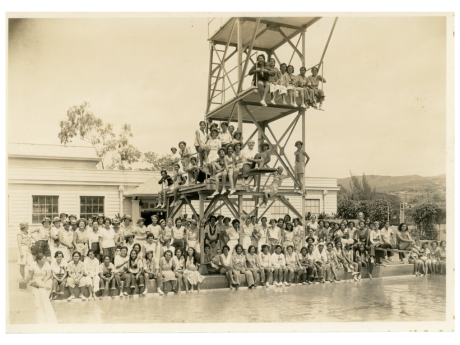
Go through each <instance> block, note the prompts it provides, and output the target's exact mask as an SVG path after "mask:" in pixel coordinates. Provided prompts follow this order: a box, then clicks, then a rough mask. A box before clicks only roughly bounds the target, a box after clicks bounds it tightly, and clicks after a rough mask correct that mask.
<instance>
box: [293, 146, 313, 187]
mask: <svg viewBox="0 0 460 345" xmlns="http://www.w3.org/2000/svg"><path fill="white" fill-rule="evenodd" d="M295 147H296V148H297V151H295V152H294V156H295V177H296V180H297V181H299V182H300V185H301V188H302V189H301V191H300V193H301V194H303V193H304V191H305V166H306V165H307V164H308V162H309V161H310V156H309V155H308V154H307V153H306V152H305V150H304V149H303V142H301V141H300V140H299V141H297V142H296V143H295ZM305 159H306V160H305ZM295 189H297V186H296V185H294V190H295Z"/></svg>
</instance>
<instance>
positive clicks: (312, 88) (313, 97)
mask: <svg viewBox="0 0 460 345" xmlns="http://www.w3.org/2000/svg"><path fill="white" fill-rule="evenodd" d="M311 74H312V75H311V76H309V77H308V78H307V88H308V101H309V102H310V104H311V105H312V107H313V108H317V105H316V103H319V108H318V109H319V110H322V109H321V107H322V105H323V101H324V98H325V97H326V96H324V92H323V90H321V89H319V88H318V85H319V82H320V81H322V82H323V83H325V82H326V79H324V78H323V77H322V76H320V75H318V67H316V66H315V67H313V68H312V69H311Z"/></svg>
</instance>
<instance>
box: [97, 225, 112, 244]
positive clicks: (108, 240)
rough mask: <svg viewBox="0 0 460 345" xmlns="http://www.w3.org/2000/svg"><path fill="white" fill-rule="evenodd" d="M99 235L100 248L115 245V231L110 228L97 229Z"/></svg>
mask: <svg viewBox="0 0 460 345" xmlns="http://www.w3.org/2000/svg"><path fill="white" fill-rule="evenodd" d="M99 237H102V248H112V247H115V241H114V240H113V238H114V237H115V231H114V230H113V229H112V228H110V229H109V230H107V229H106V228H102V229H101V230H99Z"/></svg>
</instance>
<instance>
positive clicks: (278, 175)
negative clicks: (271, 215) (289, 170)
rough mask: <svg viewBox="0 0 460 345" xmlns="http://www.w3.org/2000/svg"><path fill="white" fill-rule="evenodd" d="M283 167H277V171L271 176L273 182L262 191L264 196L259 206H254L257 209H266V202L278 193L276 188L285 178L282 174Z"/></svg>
mask: <svg viewBox="0 0 460 345" xmlns="http://www.w3.org/2000/svg"><path fill="white" fill-rule="evenodd" d="M283 171H284V169H283V167H282V166H279V167H278V168H277V170H276V171H275V172H274V173H272V174H271V176H272V178H273V180H272V183H271V185H270V186H268V187H266V188H265V189H264V196H263V197H262V200H261V201H260V202H259V204H258V205H257V206H256V207H257V208H259V207H260V208H263V207H267V203H268V200H269V199H270V198H272V197H273V196H275V195H276V194H277V193H278V188H279V187H281V184H282V183H283V180H284V179H285V178H286V177H287V175H286V174H283Z"/></svg>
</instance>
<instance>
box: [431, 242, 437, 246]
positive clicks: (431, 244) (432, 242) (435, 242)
mask: <svg viewBox="0 0 460 345" xmlns="http://www.w3.org/2000/svg"><path fill="white" fill-rule="evenodd" d="M433 243H435V244H436V245H438V241H433V242H431V243H430V246H433Z"/></svg>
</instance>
